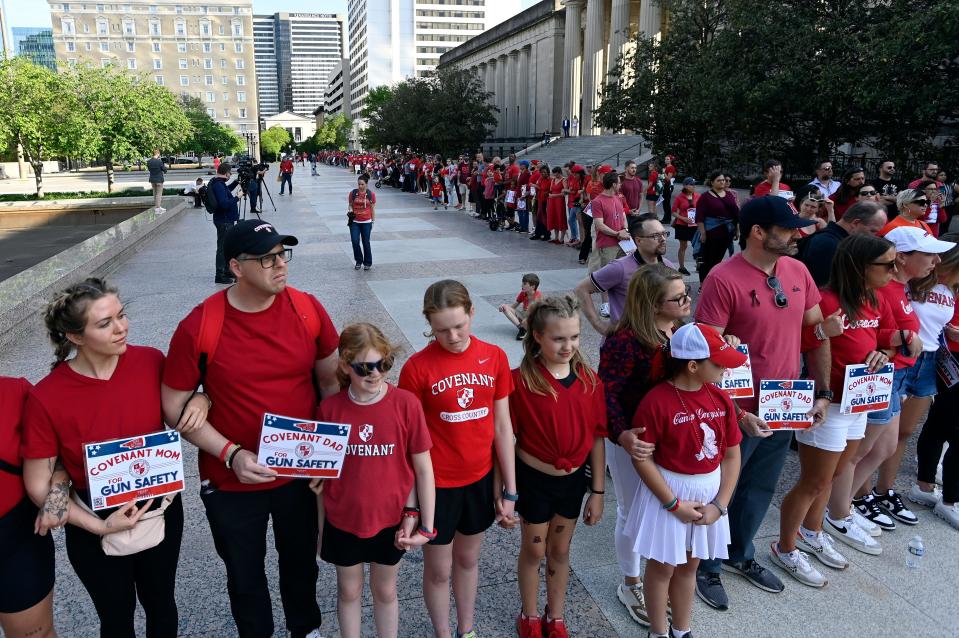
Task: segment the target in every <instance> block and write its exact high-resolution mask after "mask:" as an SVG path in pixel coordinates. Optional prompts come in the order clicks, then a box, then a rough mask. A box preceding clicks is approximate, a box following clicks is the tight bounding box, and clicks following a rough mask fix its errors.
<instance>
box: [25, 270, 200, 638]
mask: <svg viewBox="0 0 959 638" xmlns="http://www.w3.org/2000/svg"><path fill="white" fill-rule="evenodd" d="M44 322H45V324H46V328H47V333H48V336H49V338H50V341H51V343H52V344H53V347H54V352H55V355H56V361H55V363H54V365H53V369H52V370H51V371H50V373H49V374H48V375H47V376H46V377H44V378H43V379H42V380H41V381H40V382H39V383H38V384H37V385H36V386H35V387H34V388H32V389H31V390H30V393H29V395H28V397H27V402H26V405H25V406H24V410H23V442H22V455H23V459H24V464H23V479H24V484H25V486H26V490H27V493H28V494H29V495H30V498H31V499H32V500H33V502H34V503H35V504H37V505H38V506H39V505H41V504H44V502H45V501H46V505H45V506H44V510H45V512H46V513H48V514H49V513H50V511H51V509H52V510H55V512H54V513H55V518H56V517H57V516H56V515H59V518H60V521H57V522H55V523H54V525H59V524H62V523H64V522H65V523H67V526H66V545H67V555H68V556H69V558H70V564H71V565H72V566H73V569H74V570H75V571H76V573H77V576H78V577H79V578H80V582H82V583H83V586H84V587H85V588H86V590H87V593H89V594H90V598H91V599H92V600H93V605H94V607H95V608H96V611H97V615H98V616H99V619H100V635H102V636H133V635H135V634H134V615H135V614H134V612H135V611H136V601H137V600H138V599H139V601H140V604H141V605H142V606H143V610H144V612H145V614H146V624H147V632H148V633H149V634H150V635H151V636H167V637H169V638H174V637H175V636H177V635H178V627H177V625H178V622H177V618H178V616H177V606H176V599H175V598H174V590H175V586H176V570H177V562H178V560H179V556H180V540H181V538H182V536H183V502H182V499H181V498H180V497H179V495H178V494H174V495H172V496H167V497H164V498H163V499H162V508H163V514H162V516H163V518H162V520H163V525H164V536H163V540H162V541H160V542H159V544H157V545H155V546H153V547H151V548H149V549H144V550H142V551H140V552H137V553H133V554H129V555H124V556H116V555H107V554H106V553H105V551H104V548H103V547H102V545H101V541H102V537H104V536H107V535H110V534H114V533H117V532H122V531H126V530H129V529H131V528H132V527H134V526H135V525H136V523H137V522H138V521H139V520H140V518H141V517H142V516H143V515H144V514H145V513H146V512H147V511H149V510H151V509H155V508H154V507H153V506H154V505H156V506H157V507H161V500H159V499H152V498H151V499H149V500H146V501H145V502H140V503H138V502H136V501H130V502H128V503H126V504H124V505H122V506H120V507H116V508H112V509H105V510H100V511H99V512H97V513H96V514H94V513H93V511H92V510H91V509H90V507H91V506H92V504H93V500H92V499H93V497H98V495H96V494H91V492H90V487H89V484H88V482H87V468H86V462H85V458H84V452H83V450H84V445H85V444H88V443H97V442H101V441H109V440H111V439H117V438H125V437H134V436H139V435H143V434H151V433H153V432H157V431H162V430H163V411H162V409H161V403H160V379H161V376H162V374H163V366H164V361H163V353H161V352H160V351H159V350H156V349H154V348H146V347H141V346H134V345H130V344H128V343H127V334H128V331H129V321H128V319H127V315H126V311H125V309H124V306H123V303H122V302H121V301H120V298H119V296H118V293H117V290H116V289H115V288H112V287H111V286H109V285H108V284H107V283H106V282H104V281H103V280H101V279H92V278H91V279H87V280H85V281H83V282H80V283H78V284H74V285H73V286H70V287H68V288H66V289H64V290H62V291H60V292H58V293H57V294H56V295H55V296H54V298H53V299H52V300H51V301H50V303H49V304H48V305H47V308H46V311H45V313H44ZM74 351H75V352H76V354H75V356H73V357H72V358H68V357H70V355H71V354H72V353H73V352H74ZM180 407H181V408H183V410H182V411H183V416H182V417H181V418H180V419H179V429H180V431H181V432H182V433H183V434H186V433H187V432H190V431H196V429H197V428H199V427H201V426H202V424H203V423H204V422H205V421H206V414H207V408H208V407H209V403H208V401H207V398H206V397H205V396H203V395H198V396H195V397H193V398H192V399H191V400H190V401H189V402H187V401H184V402H183V403H181V404H180ZM177 414H178V415H179V414H180V410H178V411H177ZM177 421H178V419H176V418H175V419H173V420H172V423H174V424H177ZM58 461H59V463H60V464H62V467H63V470H64V471H65V474H64V475H63V476H57V472H56V471H55V470H56V468H57V467H58ZM51 480H53V482H52V483H51ZM71 487H72V489H73V491H74V492H75V499H76V500H71V499H70V496H69V495H70V491H71ZM51 499H52V500H51ZM81 502H84V503H85V505H81V504H80V503H81ZM41 531H42V530H41Z"/></svg>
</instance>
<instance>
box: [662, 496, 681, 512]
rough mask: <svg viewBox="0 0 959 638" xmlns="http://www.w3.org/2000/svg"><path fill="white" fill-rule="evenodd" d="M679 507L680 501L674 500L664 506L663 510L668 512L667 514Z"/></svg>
mask: <svg viewBox="0 0 959 638" xmlns="http://www.w3.org/2000/svg"><path fill="white" fill-rule="evenodd" d="M678 505H679V499H678V498H674V499H673V500H671V501H670V502H668V503H666V504H665V505H663V509H664V510H666V511H667V512H672V511H673V509H674V508H675V507H676V506H678Z"/></svg>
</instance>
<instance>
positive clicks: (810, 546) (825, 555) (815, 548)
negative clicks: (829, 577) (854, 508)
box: [796, 530, 849, 569]
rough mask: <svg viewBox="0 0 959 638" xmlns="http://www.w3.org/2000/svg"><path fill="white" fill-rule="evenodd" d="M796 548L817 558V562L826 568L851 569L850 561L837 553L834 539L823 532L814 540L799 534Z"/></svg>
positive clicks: (814, 537)
mask: <svg viewBox="0 0 959 638" xmlns="http://www.w3.org/2000/svg"><path fill="white" fill-rule="evenodd" d="M796 547H798V548H799V549H801V550H803V551H804V552H806V553H807V554H809V555H810V556H815V557H816V560H818V561H819V562H820V563H822V564H823V565H825V566H826V567H832V568H833V569H846V568H847V567H849V561H847V560H846V557H845V556H843V555H842V554H840V553H839V552H838V551H836V546H835V545H834V544H833V540H832V537H831V536H829V534H823V532H822V530H820V531H819V532H818V533H817V534H816V535H815V536H813V537H812V538H809V537H807V536H806V535H805V534H803V533H802V532H797V533H796Z"/></svg>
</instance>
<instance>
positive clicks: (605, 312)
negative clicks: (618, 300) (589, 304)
mask: <svg viewBox="0 0 959 638" xmlns="http://www.w3.org/2000/svg"><path fill="white" fill-rule="evenodd" d="M599 316H601V317H609V304H608V303H604V304H603V305H601V306H600V307H599Z"/></svg>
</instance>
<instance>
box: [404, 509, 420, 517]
mask: <svg viewBox="0 0 959 638" xmlns="http://www.w3.org/2000/svg"><path fill="white" fill-rule="evenodd" d="M419 517H420V513H419V511H417V510H403V518H419Z"/></svg>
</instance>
